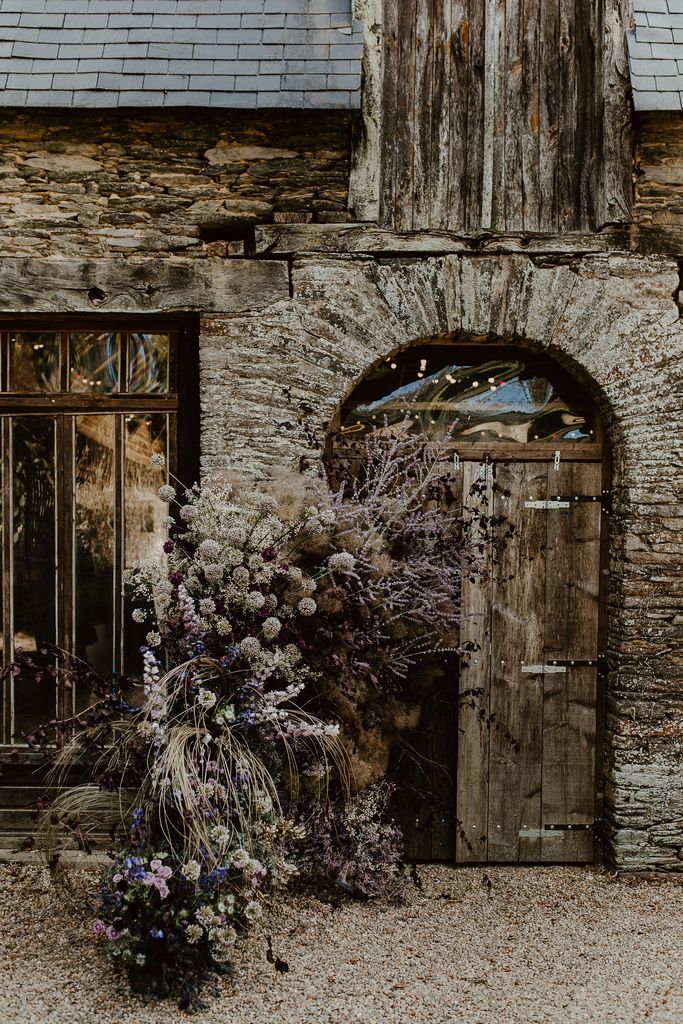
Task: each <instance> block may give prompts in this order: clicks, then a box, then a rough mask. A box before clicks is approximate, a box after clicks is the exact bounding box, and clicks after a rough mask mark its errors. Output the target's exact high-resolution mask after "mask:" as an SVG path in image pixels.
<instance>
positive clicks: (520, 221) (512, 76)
mask: <svg viewBox="0 0 683 1024" xmlns="http://www.w3.org/2000/svg"><path fill="white" fill-rule="evenodd" d="M524 6H525V5H524V0H517V2H516V3H511V4H507V5H506V8H505V12H506V17H505V48H504V51H505V65H504V68H505V70H504V91H505V125H504V129H505V152H504V160H505V175H504V200H503V207H504V208H503V210H502V211H501V212H502V213H503V214H504V216H502V217H500V218H499V219H496V218H495V217H494V225H496V226H500V229H501V230H505V231H521V230H523V229H524V227H525V224H524V217H523V198H524V189H525V182H524V178H523V174H522V172H523V169H524V161H523V147H522V143H523V139H524V126H525V116H526V114H525V110H524V106H523V100H524V80H525V67H524V27H525V25H524ZM494 208H495V207H494Z"/></svg>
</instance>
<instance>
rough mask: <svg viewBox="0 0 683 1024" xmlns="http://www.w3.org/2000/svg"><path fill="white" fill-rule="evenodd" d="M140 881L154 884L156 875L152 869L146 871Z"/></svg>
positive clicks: (144, 883)
mask: <svg viewBox="0 0 683 1024" xmlns="http://www.w3.org/2000/svg"><path fill="white" fill-rule="evenodd" d="M140 881H141V882H142V884H143V885H154V883H155V882H156V876H155V875H154V874H153V873H152V872H151V871H145V873H144V874H143V876H142V878H141V879H140Z"/></svg>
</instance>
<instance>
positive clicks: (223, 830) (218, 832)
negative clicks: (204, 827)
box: [211, 825, 232, 846]
mask: <svg viewBox="0 0 683 1024" xmlns="http://www.w3.org/2000/svg"><path fill="white" fill-rule="evenodd" d="M211 838H212V839H213V840H215V841H216V842H217V843H218V845H219V846H227V845H228V843H229V842H230V840H231V838H232V829H229V828H228V827H227V826H226V825H214V826H213V828H212V829H211Z"/></svg>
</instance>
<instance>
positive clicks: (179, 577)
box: [169, 572, 183, 587]
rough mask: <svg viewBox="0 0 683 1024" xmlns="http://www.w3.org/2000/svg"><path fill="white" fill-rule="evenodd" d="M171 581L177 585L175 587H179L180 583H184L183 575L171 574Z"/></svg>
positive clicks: (178, 573)
mask: <svg viewBox="0 0 683 1024" xmlns="http://www.w3.org/2000/svg"><path fill="white" fill-rule="evenodd" d="M169 579H170V581H171V583H173V584H175V586H176V587H177V586H178V585H179V584H180V583H182V582H183V574H182V573H181V572H174V573H171V575H170V577H169Z"/></svg>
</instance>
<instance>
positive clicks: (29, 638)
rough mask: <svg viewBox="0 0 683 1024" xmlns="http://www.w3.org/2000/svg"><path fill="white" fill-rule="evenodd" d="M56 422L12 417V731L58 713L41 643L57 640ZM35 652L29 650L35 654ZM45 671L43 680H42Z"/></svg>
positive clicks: (51, 680)
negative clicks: (15, 670) (15, 666)
mask: <svg viewBox="0 0 683 1024" xmlns="http://www.w3.org/2000/svg"><path fill="white" fill-rule="evenodd" d="M54 431H55V421H54V420H53V419H52V418H50V417H46V416H44V417H41V416H22V417H16V418H15V419H14V420H13V453H12V454H13V460H12V462H13V481H12V492H13V504H14V549H13V555H14V575H13V586H14V650H15V655H16V654H18V653H19V652H22V653H21V655H20V657H19V658H17V660H18V661H20V662H23V668H22V671H21V672H20V674H19V675H17V676H15V678H14V712H15V714H14V723H15V726H14V731H15V734H17V735H18V734H19V733H21V732H23V731H30V730H32V729H34V728H35V727H36V726H38V725H40V724H41V723H43V722H46V721H49V720H50V719H51V718H53V717H54V715H55V711H56V690H55V684H54V679H53V678H52V676H51V675H50V674H49V671H43V672H42V673H41V672H40V671H38V672H37V671H36V669H35V668H34V667H33V666H35V664H36V663H37V662H40V664H41V665H42V666H43V668H44V669H49V668H50V666H51V662H50V661H49V660H46V658H45V657H44V656H41V654H40V647H41V644H45V643H48V644H53V643H55V640H56V636H55V583H56V559H55V436H54ZM36 648H37V649H38V654H37V656H36V655H35V654H32V653H29V652H35V651H36ZM41 675H42V678H41Z"/></svg>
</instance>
